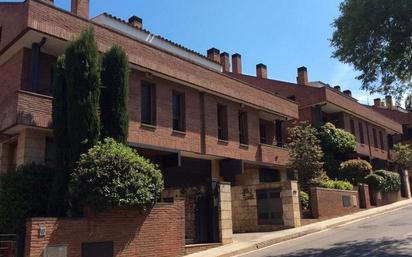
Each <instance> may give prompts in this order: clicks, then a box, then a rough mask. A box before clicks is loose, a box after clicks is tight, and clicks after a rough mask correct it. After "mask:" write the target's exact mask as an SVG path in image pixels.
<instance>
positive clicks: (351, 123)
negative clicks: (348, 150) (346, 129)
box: [349, 119, 356, 136]
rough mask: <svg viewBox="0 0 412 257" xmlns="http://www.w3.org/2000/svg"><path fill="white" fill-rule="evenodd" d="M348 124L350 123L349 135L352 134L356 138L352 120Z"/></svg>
mask: <svg viewBox="0 0 412 257" xmlns="http://www.w3.org/2000/svg"><path fill="white" fill-rule="evenodd" d="M349 123H350V133H352V135H354V136H356V133H355V123H354V122H353V120H352V119H351V120H350V121H349Z"/></svg>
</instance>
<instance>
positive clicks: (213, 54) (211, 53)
mask: <svg viewBox="0 0 412 257" xmlns="http://www.w3.org/2000/svg"><path fill="white" fill-rule="evenodd" d="M207 58H208V59H210V60H212V61H215V62H218V63H220V51H219V49H216V48H214V47H213V48H210V49H209V50H207Z"/></svg>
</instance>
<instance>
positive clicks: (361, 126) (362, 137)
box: [358, 122, 365, 144]
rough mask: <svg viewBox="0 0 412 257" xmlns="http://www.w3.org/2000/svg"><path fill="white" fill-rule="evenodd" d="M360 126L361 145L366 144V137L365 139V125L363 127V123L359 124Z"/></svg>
mask: <svg viewBox="0 0 412 257" xmlns="http://www.w3.org/2000/svg"><path fill="white" fill-rule="evenodd" d="M358 125H359V137H360V143H361V144H364V143H365V137H364V135H363V125H362V123H360V122H359V123H358Z"/></svg>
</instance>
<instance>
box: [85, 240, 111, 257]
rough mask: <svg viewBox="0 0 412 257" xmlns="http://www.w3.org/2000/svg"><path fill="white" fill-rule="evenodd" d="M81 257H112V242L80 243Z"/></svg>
mask: <svg viewBox="0 0 412 257" xmlns="http://www.w3.org/2000/svg"><path fill="white" fill-rule="evenodd" d="M82 257H113V241H111V242H96V243H82Z"/></svg>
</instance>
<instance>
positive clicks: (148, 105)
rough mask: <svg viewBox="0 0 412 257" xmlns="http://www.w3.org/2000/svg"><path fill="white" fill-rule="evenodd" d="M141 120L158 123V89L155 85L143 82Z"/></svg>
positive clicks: (152, 123)
mask: <svg viewBox="0 0 412 257" xmlns="http://www.w3.org/2000/svg"><path fill="white" fill-rule="evenodd" d="M141 93H142V95H141V104H142V106H141V122H142V123H144V124H149V125H156V90H155V85H154V84H151V83H148V82H144V81H143V82H142V92H141Z"/></svg>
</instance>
